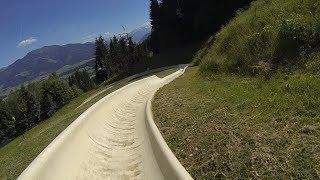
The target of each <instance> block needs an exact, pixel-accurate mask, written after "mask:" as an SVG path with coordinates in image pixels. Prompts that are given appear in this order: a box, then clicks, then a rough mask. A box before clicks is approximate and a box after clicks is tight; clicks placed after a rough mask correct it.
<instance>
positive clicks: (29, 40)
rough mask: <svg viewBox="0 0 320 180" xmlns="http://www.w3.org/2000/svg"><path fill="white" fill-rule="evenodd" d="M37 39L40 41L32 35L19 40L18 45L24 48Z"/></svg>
mask: <svg viewBox="0 0 320 180" xmlns="http://www.w3.org/2000/svg"><path fill="white" fill-rule="evenodd" d="M37 41H38V40H37V39H36V38H34V37H30V38H28V39H25V40H23V41H21V42H19V44H18V47H19V48H24V47H27V46H29V45H31V44H33V43H35V42H37Z"/></svg>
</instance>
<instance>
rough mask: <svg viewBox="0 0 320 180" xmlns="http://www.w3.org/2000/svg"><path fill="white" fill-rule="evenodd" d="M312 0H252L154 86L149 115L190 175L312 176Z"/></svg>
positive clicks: (319, 97) (319, 25)
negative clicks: (178, 70) (177, 72)
mask: <svg viewBox="0 0 320 180" xmlns="http://www.w3.org/2000/svg"><path fill="white" fill-rule="evenodd" d="M319 47H320V1H318V0H257V1H255V2H253V3H252V5H251V6H250V8H249V9H248V10H247V11H239V12H238V13H237V16H236V17H235V18H234V19H233V20H232V21H230V22H229V23H228V24H227V25H225V26H224V27H223V28H222V29H221V30H220V31H219V32H218V33H217V34H216V35H215V36H212V38H210V39H209V40H208V42H207V43H206V44H205V45H204V46H203V47H202V49H201V50H199V51H198V53H197V54H196V55H195V57H194V61H193V63H194V64H195V65H199V67H192V68H189V69H188V70H187V72H186V74H184V75H183V76H182V77H181V78H179V79H178V80H176V81H174V82H172V83H171V84H169V85H167V86H165V87H164V88H162V89H160V91H159V92H158V93H157V94H156V97H155V99H154V102H153V111H154V115H155V120H156V122H157V125H158V127H159V128H160V130H161V132H162V135H163V136H164V138H165V139H166V141H167V142H168V145H169V147H170V148H171V149H172V150H173V151H174V153H175V155H176V156H177V157H178V159H179V160H180V162H182V164H183V165H184V166H185V167H186V169H187V170H188V171H189V172H190V173H191V175H192V176H193V177H194V178H195V179H221V178H222V179H225V178H226V179H320V163H319V162H320V153H319V152H320V149H319V147H320V80H319V79H320V76H319V75H320V50H319Z"/></svg>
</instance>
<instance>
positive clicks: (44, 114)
mask: <svg viewBox="0 0 320 180" xmlns="http://www.w3.org/2000/svg"><path fill="white" fill-rule="evenodd" d="M92 88H94V82H93V79H91V78H90V76H89V74H88V73H87V72H85V71H77V72H75V73H74V74H73V75H71V76H70V77H69V80H68V82H66V81H65V80H62V79H60V78H59V77H58V75H57V74H55V73H53V74H51V75H50V76H49V77H48V79H46V80H44V81H40V82H34V83H31V84H28V85H27V86H24V85H22V86H21V87H20V88H19V89H17V90H14V91H12V92H11V93H10V94H9V95H8V97H7V98H6V99H4V100H0V121H1V122H0V143H1V144H2V145H3V144H5V143H7V142H8V141H10V140H12V139H14V138H15V137H17V136H19V135H21V134H23V133H24V132H26V131H27V130H29V129H31V128H32V127H34V126H35V125H37V124H38V123H40V122H41V121H43V120H46V119H48V118H50V117H51V116H53V114H54V113H55V112H56V111H57V110H58V109H60V108H62V107H63V106H64V105H66V104H67V103H69V102H70V101H71V100H72V99H73V98H75V97H78V96H79V95H81V94H82V93H83V92H86V91H89V90H90V89H92Z"/></svg>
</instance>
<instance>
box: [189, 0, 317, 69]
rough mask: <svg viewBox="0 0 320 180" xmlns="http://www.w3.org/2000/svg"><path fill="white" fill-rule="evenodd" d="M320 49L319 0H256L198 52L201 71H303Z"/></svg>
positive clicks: (197, 60)
mask: <svg viewBox="0 0 320 180" xmlns="http://www.w3.org/2000/svg"><path fill="white" fill-rule="evenodd" d="M319 47H320V1H318V0H257V1H255V2H253V3H252V4H251V6H250V8H249V9H248V10H247V11H239V12H238V14H237V17H236V18H234V19H233V20H232V21H231V22H230V23H228V24H227V25H226V26H225V27H223V28H222V29H221V30H220V32H218V33H217V34H216V35H215V37H214V43H211V44H209V45H208V47H206V48H204V49H203V50H202V51H200V52H199V53H198V57H197V58H195V62H196V63H198V64H199V63H200V61H201V63H200V64H201V71H202V72H217V71H223V72H232V73H241V74H256V73H259V72H260V71H269V70H274V69H278V68H279V67H285V68H286V69H292V68H294V67H297V66H298V68H301V67H302V66H303V65H304V63H305V62H306V61H308V59H309V56H310V55H311V54H312V52H317V51H318V49H319Z"/></svg>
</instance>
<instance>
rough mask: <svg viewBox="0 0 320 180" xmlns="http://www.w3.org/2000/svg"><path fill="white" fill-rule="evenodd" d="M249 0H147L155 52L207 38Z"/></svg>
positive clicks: (244, 6)
mask: <svg viewBox="0 0 320 180" xmlns="http://www.w3.org/2000/svg"><path fill="white" fill-rule="evenodd" d="M251 1H252V0H217V1H213V0H199V1H193V0H161V1H158V0H150V19H151V25H152V34H151V46H152V50H153V51H154V52H158V51H159V50H161V49H166V48H170V47H174V46H181V45H185V44H187V43H194V42H197V41H201V40H204V39H206V38H207V37H208V36H211V35H212V34H214V32H216V31H218V30H219V29H220V28H221V26H222V25H224V24H225V23H227V22H228V21H229V20H230V19H231V18H232V17H233V16H234V15H235V13H236V11H237V10H239V9H240V8H246V7H247V6H248V5H249V4H250V2H251Z"/></svg>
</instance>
